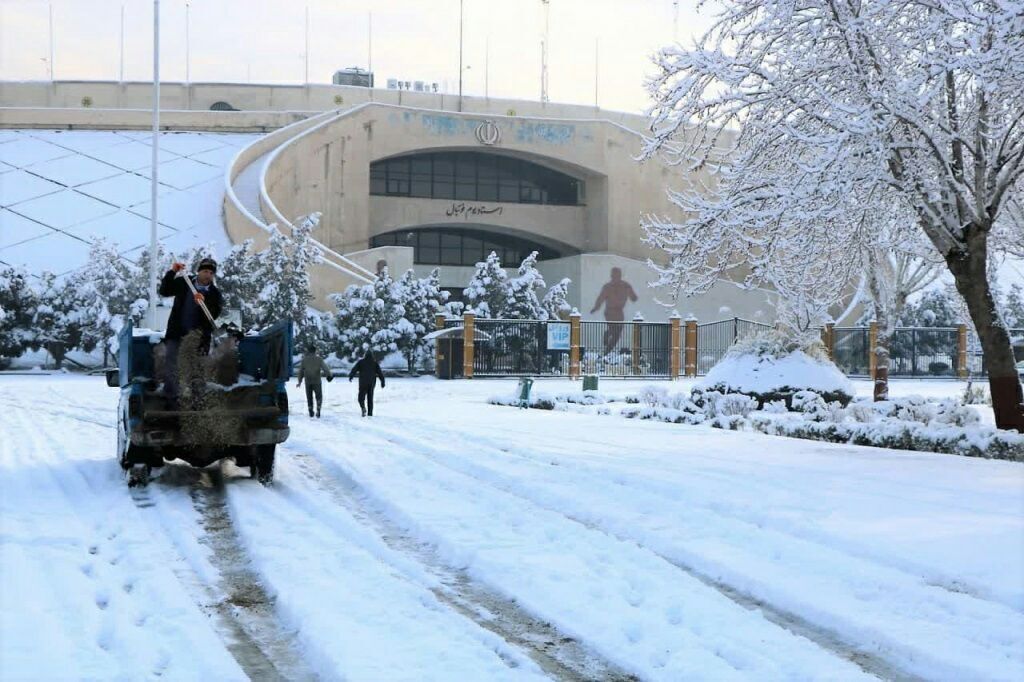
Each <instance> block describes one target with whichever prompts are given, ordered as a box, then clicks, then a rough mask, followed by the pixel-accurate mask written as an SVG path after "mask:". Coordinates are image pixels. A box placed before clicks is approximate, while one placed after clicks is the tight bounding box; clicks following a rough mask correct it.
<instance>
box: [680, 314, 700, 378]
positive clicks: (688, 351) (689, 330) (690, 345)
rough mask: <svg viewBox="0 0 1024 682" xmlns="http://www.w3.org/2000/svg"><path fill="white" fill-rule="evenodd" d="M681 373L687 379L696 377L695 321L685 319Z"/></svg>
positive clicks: (692, 318)
mask: <svg viewBox="0 0 1024 682" xmlns="http://www.w3.org/2000/svg"><path fill="white" fill-rule="evenodd" d="M683 347H684V353H685V355H684V363H683V372H684V373H685V374H686V376H688V377H695V376H697V319H696V318H695V317H687V318H686V335H685V337H684V346H683Z"/></svg>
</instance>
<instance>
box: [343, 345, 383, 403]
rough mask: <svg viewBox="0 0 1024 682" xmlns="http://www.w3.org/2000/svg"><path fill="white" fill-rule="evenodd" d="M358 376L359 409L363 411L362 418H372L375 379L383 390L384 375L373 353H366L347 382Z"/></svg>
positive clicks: (350, 373) (349, 374)
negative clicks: (378, 380)
mask: <svg viewBox="0 0 1024 682" xmlns="http://www.w3.org/2000/svg"><path fill="white" fill-rule="evenodd" d="M357 374H358V375H359V409H361V410H362V411H363V416H364V417H372V416H373V389H374V388H375V387H376V386H377V379H378V378H380V387H381V388H384V373H383V372H382V371H380V365H379V364H378V363H377V359H376V358H374V357H373V351H369V350H368V351H366V355H364V356H363V357H362V359H361V360H359V362H357V363H356V364H355V365H354V366H353V367H352V371H351V372H349V373H348V380H349V381H352V379H353V378H355V376H356V375H357Z"/></svg>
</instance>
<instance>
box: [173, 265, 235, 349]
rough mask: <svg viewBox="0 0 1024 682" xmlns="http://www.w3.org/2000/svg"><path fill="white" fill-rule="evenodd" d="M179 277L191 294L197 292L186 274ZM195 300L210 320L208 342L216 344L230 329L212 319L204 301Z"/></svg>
mask: <svg viewBox="0 0 1024 682" xmlns="http://www.w3.org/2000/svg"><path fill="white" fill-rule="evenodd" d="M182 272H184V271H182ZM181 278H182V279H184V280H185V284H187V285H188V288H189V289H190V290H191V291H192V295H193V296H195V295H196V294H198V293H199V292H198V291H196V285H194V284H192V280H191V279H190V278H189V276H188V275H186V274H182V275H181ZM196 302H197V303H198V304H199V307H200V308H202V309H203V312H204V313H206V319H208V320H209V321H210V326H211V327H213V331H212V332H211V333H210V344H211V345H218V344H219V343H220V342H221V340H223V339H224V337H225V336H227V335H228V332H229V331H230V330H229V329H227V328H225V327H220V326H217V321H216V320H214V319H213V315H211V314H210V309H209V308H207V307H206V301H196Z"/></svg>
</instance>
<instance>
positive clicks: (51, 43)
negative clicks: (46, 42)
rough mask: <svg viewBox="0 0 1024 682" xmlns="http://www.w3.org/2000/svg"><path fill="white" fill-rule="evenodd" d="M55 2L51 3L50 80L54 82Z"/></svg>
mask: <svg viewBox="0 0 1024 682" xmlns="http://www.w3.org/2000/svg"><path fill="white" fill-rule="evenodd" d="M53 52H54V47H53V3H52V2H51V3H50V82H51V83H53Z"/></svg>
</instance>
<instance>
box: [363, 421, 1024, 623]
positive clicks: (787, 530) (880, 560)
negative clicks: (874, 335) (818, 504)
mask: <svg viewBox="0 0 1024 682" xmlns="http://www.w3.org/2000/svg"><path fill="white" fill-rule="evenodd" d="M377 428H378V429H380V427H377ZM415 428H416V430H417V432H418V433H421V432H422V431H423V430H426V431H428V432H431V433H433V434H434V435H436V436H437V438H436V439H435V440H444V441H445V442H446V443H450V442H451V441H452V439H453V438H454V439H456V441H457V442H461V443H465V444H467V445H470V446H472V447H473V448H474V449H476V450H478V451H479V450H489V451H491V452H492V453H494V454H496V455H498V456H499V457H503V458H506V459H512V458H515V459H518V460H520V461H523V462H527V463H531V464H543V463H547V458H548V457H549V454H548V453H550V452H554V454H555V455H556V456H559V455H560V454H561V453H558V452H557V450H554V449H552V448H550V447H540V448H538V447H532V446H531V447H529V448H527V449H526V450H527V452H526V453H525V454H524V453H523V452H521V451H516V449H514V448H509V447H508V445H507V444H504V443H502V442H501V441H498V440H496V439H494V438H488V437H481V436H479V435H477V434H474V435H473V437H472V438H467V437H466V436H465V435H463V434H459V433H453V432H451V431H446V430H443V429H440V428H437V427H436V426H433V425H431V424H426V423H423V422H422V421H420V420H417V421H416V422H415ZM406 432H407V431H406ZM380 433H388V434H393V433H395V432H392V431H388V430H386V429H385V430H381V431H380ZM481 445H482V446H483V447H481ZM592 445H595V446H597V445H599V444H597V443H592ZM704 459H708V458H707V457H704ZM730 461H739V460H730ZM573 468H575V469H581V470H586V472H587V473H588V474H591V475H594V474H614V475H615V479H616V480H617V481H620V482H623V483H624V484H625V483H628V484H636V485H637V487H640V488H642V490H643V492H644V494H648V495H654V496H657V497H660V498H664V499H668V500H676V499H678V494H679V491H678V490H676V489H669V488H668V487H666V485H665V484H664V483H661V482H657V481H651V480H646V479H644V478H642V477H638V476H636V475H635V474H634V473H632V472H631V471H630V470H629V469H628V468H627V467H624V466H622V465H621V464H620V463H619V462H618V461H615V460H609V461H606V462H602V463H600V464H596V463H593V462H591V461H589V460H588V461H584V462H574V463H573ZM786 468H787V469H793V468H792V467H786ZM687 473H688V476H689V477H690V478H691V479H692V478H694V477H700V478H704V479H709V480H713V481H715V482H716V483H721V484H730V483H734V482H735V481H736V476H735V475H732V476H730V475H728V474H725V473H722V472H717V471H703V470H702V471H696V472H687ZM666 482H667V483H671V482H672V481H671V479H668V480H667V481H666ZM745 483H746V484H747V485H751V482H750V481H745ZM760 487H765V486H760ZM779 488H785V489H786V490H788V491H790V492H792V493H793V494H794V495H795V496H799V495H800V494H801V493H802V489H801V488H797V487H794V486H792V485H786V483H785V481H782V482H779V483H778V484H776V482H774V481H773V483H772V489H774V490H777V489H779ZM757 492H758V490H757V489H756V488H755V489H754V490H753V493H754V494H756V493H757ZM886 497H892V496H891V495H886ZM865 499H867V498H865ZM691 504H692V505H693V506H695V507H698V508H700V509H701V510H703V511H705V512H706V513H708V514H713V515H714V516H716V517H719V518H723V519H728V520H731V521H735V522H737V523H741V524H748V525H752V526H755V527H757V528H765V527H767V528H769V529H770V530H772V531H774V532H776V533H779V534H782V535H786V536H788V537H791V538H793V539H794V540H796V541H800V542H806V543H810V544H814V545H820V546H822V547H826V548H829V549H831V550H832V551H838V552H842V553H844V554H847V555H849V556H850V557H852V558H854V559H858V560H861V561H865V562H867V563H872V564H876V565H878V566H880V567H885V568H887V569H890V570H893V571H898V572H900V573H904V574H906V575H908V576H911V577H913V578H914V579H918V577H919V574H920V576H921V577H920V579H921V580H922V582H923V583H924V584H926V585H928V586H929V587H935V588H938V589H942V590H945V591H946V592H949V593H951V594H955V595H967V596H969V597H972V598H974V599H977V600H980V601H982V602H989V603H991V604H995V605H998V606H1000V607H1006V608H1009V609H1012V610H1014V611H1017V612H1018V613H1022V614H1024V609H1022V608H1021V605H1020V604H1019V603H1016V602H1015V601H1014V600H1013V599H1007V598H1003V597H1002V596H1001V595H995V594H987V593H984V592H983V591H982V590H983V588H982V587H980V586H978V585H967V584H965V583H964V582H963V580H961V579H959V578H956V577H951V576H941V575H934V574H931V573H929V571H930V570H932V567H930V566H927V565H922V566H919V567H915V566H913V565H908V564H907V563H905V562H901V561H893V560H892V559H891V558H890V557H886V556H884V555H880V554H879V553H877V552H872V551H866V550H865V548H863V547H860V546H849V545H847V546H842V547H837V546H836V545H835V544H834V543H833V542H832V541H833V538H830V537H828V536H826V535H822V534H820V533H816V532H811V531H808V530H806V529H803V528H798V527H793V525H792V524H790V523H785V522H782V523H780V522H778V521H776V520H774V519H767V520H766V519H764V518H759V517H757V516H751V515H750V514H748V513H746V512H745V511H744V510H743V509H741V508H736V507H734V506H731V505H730V506H727V505H724V504H722V503H721V502H716V503H712V504H708V503H701V502H693V503H691ZM947 506H948V505H947ZM965 510H966V511H974V510H973V509H971V508H965ZM915 570H916V571H918V572H915Z"/></svg>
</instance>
